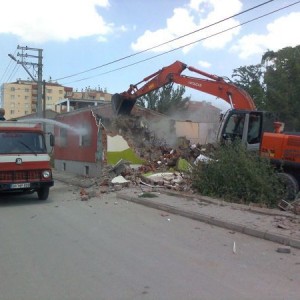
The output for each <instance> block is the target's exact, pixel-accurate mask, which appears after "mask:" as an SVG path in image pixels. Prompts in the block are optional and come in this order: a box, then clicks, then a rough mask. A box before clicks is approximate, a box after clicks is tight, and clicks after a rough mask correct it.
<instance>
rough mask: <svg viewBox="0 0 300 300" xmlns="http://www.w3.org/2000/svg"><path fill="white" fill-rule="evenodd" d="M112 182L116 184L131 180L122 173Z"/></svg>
mask: <svg viewBox="0 0 300 300" xmlns="http://www.w3.org/2000/svg"><path fill="white" fill-rule="evenodd" d="M111 182H112V183H114V184H123V183H125V184H126V183H129V181H128V180H126V179H125V178H124V177H123V176H122V175H119V176H117V177H115V178H113V179H112V181H111Z"/></svg>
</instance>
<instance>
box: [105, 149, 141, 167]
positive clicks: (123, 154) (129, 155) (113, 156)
mask: <svg viewBox="0 0 300 300" xmlns="http://www.w3.org/2000/svg"><path fill="white" fill-rule="evenodd" d="M120 159H124V160H127V161H129V162H130V163H132V164H143V163H144V160H142V159H141V158H139V157H138V156H137V155H136V154H135V152H134V151H133V150H132V149H130V148H129V149H126V150H124V151H115V152H113V151H112V152H107V163H108V164H109V165H115V164H116V163H117V162H118V161H119V160H120Z"/></svg>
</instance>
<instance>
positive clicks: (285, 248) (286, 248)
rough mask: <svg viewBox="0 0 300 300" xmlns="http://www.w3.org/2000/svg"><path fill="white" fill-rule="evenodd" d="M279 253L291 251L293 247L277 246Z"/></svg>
mask: <svg viewBox="0 0 300 300" xmlns="http://www.w3.org/2000/svg"><path fill="white" fill-rule="evenodd" d="M277 252H278V253H291V247H289V246H281V247H278V248H277Z"/></svg>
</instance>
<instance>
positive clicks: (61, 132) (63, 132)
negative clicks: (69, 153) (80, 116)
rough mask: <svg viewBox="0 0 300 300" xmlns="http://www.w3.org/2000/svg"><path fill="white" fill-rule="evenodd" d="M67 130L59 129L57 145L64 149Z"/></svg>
mask: <svg viewBox="0 0 300 300" xmlns="http://www.w3.org/2000/svg"><path fill="white" fill-rule="evenodd" d="M67 132H68V131H67V129H66V128H60V129H59V141H60V143H59V145H60V146H61V147H66V146H67V136H68V135H67Z"/></svg>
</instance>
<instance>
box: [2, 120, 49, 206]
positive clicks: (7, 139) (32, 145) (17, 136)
mask: <svg viewBox="0 0 300 300" xmlns="http://www.w3.org/2000/svg"><path fill="white" fill-rule="evenodd" d="M50 140H51V142H50V144H51V146H53V145H54V139H53V136H52V135H50ZM53 184H54V182H53V178H52V171H51V165H50V156H49V154H48V152H47V149H46V143H45V135H44V132H43V130H42V126H41V125H40V124H30V123H21V122H17V121H1V122H0V193H3V192H5V193H7V192H28V193H31V192H32V193H33V192H37V195H38V199H40V200H46V199H47V198H48V195H49V189H50V187H51V186H53Z"/></svg>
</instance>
